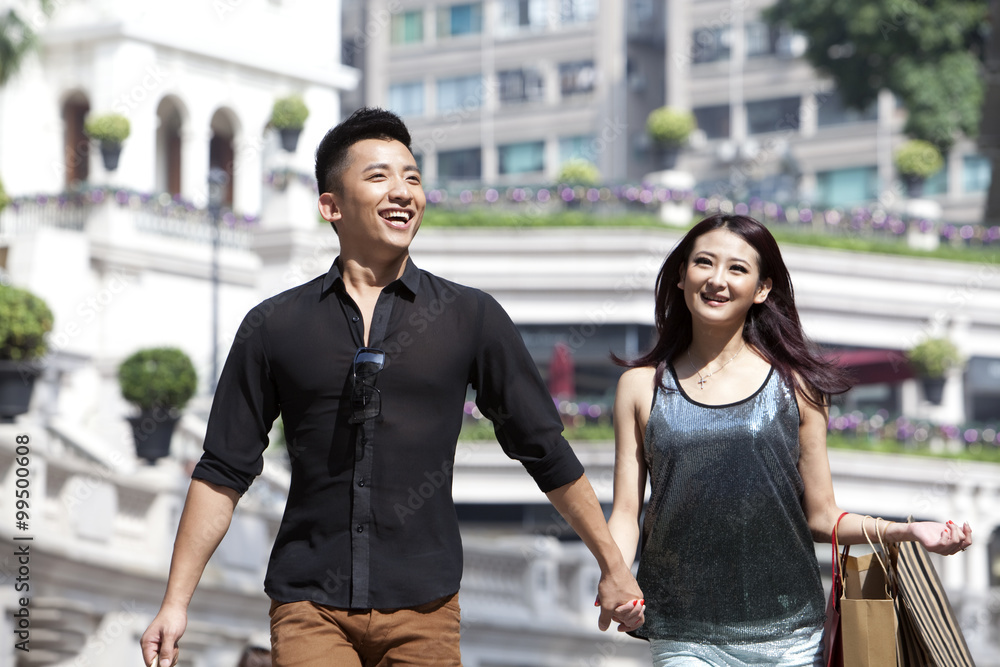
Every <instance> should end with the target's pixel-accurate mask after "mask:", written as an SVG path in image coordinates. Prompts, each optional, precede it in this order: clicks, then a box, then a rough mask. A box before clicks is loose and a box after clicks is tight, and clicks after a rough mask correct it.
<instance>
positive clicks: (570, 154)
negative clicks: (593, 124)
mask: <svg viewBox="0 0 1000 667" xmlns="http://www.w3.org/2000/svg"><path fill="white" fill-rule="evenodd" d="M593 142H594V137H593V136H591V135H582V136H578V137H562V138H561V139H559V164H563V163H565V162H569V161H570V160H572V159H574V158H581V159H583V160H590V161H591V162H593V161H594V157H595V155H594V148H593V146H592V144H593Z"/></svg>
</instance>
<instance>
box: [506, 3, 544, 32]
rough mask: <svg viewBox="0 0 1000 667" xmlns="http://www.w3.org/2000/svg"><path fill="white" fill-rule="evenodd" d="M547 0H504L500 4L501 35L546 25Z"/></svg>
mask: <svg viewBox="0 0 1000 667" xmlns="http://www.w3.org/2000/svg"><path fill="white" fill-rule="evenodd" d="M545 9H546V0H502V1H501V3H500V5H499V10H500V12H499V14H500V15H499V19H500V22H499V25H498V28H497V32H498V33H499V34H501V35H506V34H512V33H516V32H519V31H521V30H530V29H541V28H544V27H545V23H546V16H545Z"/></svg>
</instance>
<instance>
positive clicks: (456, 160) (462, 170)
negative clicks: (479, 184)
mask: <svg viewBox="0 0 1000 667" xmlns="http://www.w3.org/2000/svg"><path fill="white" fill-rule="evenodd" d="M437 160H438V178H439V179H440V180H442V181H478V180H479V179H480V178H482V175H483V152H482V150H481V149H479V148H464V149H461V150H457V151H440V152H438V156H437Z"/></svg>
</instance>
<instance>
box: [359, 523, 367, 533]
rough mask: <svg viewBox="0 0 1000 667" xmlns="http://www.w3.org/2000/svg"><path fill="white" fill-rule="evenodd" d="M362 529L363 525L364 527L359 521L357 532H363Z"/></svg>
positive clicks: (363, 528)
mask: <svg viewBox="0 0 1000 667" xmlns="http://www.w3.org/2000/svg"><path fill="white" fill-rule="evenodd" d="M364 530H365V527H364V526H362V525H361V524H360V523H359V524H358V532H359V533H363V532H364Z"/></svg>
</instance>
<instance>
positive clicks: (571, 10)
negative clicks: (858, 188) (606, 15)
mask: <svg viewBox="0 0 1000 667" xmlns="http://www.w3.org/2000/svg"><path fill="white" fill-rule="evenodd" d="M595 18H597V0H559V20H560V21H561V22H562V23H582V22H584V21H593V20H594V19H595Z"/></svg>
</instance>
